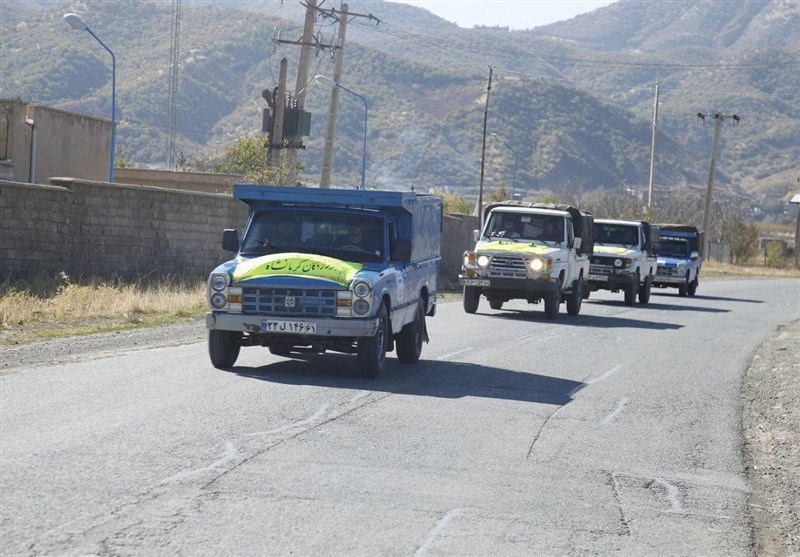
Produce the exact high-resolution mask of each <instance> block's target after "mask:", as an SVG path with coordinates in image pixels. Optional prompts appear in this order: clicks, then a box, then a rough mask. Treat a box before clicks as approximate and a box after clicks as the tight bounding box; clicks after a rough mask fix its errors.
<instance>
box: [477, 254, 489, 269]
mask: <svg viewBox="0 0 800 557" xmlns="http://www.w3.org/2000/svg"><path fill="white" fill-rule="evenodd" d="M488 266H489V257H488V256H486V255H479V256H478V267H488Z"/></svg>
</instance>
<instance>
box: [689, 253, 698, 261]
mask: <svg viewBox="0 0 800 557" xmlns="http://www.w3.org/2000/svg"><path fill="white" fill-rule="evenodd" d="M689 259H691V260H692V261H697V260H698V259H700V254H699V253H698V252H696V251H693V252H692V253H690V254H689Z"/></svg>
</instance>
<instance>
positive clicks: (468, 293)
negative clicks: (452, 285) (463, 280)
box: [464, 286, 481, 313]
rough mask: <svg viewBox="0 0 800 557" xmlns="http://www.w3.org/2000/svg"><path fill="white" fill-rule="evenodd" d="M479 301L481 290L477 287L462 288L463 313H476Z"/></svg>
mask: <svg viewBox="0 0 800 557" xmlns="http://www.w3.org/2000/svg"><path fill="white" fill-rule="evenodd" d="M480 301H481V290H480V288H478V287H477V286H465V287H464V311H466V312H467V313H475V312H476V311H478V303H479V302H480Z"/></svg>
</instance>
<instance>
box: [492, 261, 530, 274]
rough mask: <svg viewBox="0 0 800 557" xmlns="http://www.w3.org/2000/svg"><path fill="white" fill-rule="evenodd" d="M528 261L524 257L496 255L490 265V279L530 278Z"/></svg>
mask: <svg viewBox="0 0 800 557" xmlns="http://www.w3.org/2000/svg"><path fill="white" fill-rule="evenodd" d="M526 264H527V261H526V260H525V259H524V258H522V257H513V256H507V255H495V256H494V257H492V260H491V262H490V263H489V276H490V277H507V278H528V270H527V268H526Z"/></svg>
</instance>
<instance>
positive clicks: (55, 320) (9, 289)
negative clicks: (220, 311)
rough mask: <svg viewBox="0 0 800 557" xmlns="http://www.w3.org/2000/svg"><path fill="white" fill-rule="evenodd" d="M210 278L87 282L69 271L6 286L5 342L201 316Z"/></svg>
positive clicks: (0, 294) (0, 301)
mask: <svg viewBox="0 0 800 557" xmlns="http://www.w3.org/2000/svg"><path fill="white" fill-rule="evenodd" d="M205 310H206V299H205V282H204V281H200V280H195V281H184V280H176V279H172V278H167V279H160V280H149V281H147V282H146V283H144V282H123V281H98V280H85V281H78V282H76V283H73V282H72V281H71V280H70V278H69V277H68V276H66V275H64V274H62V275H60V276H59V277H57V278H48V277H36V278H34V279H32V280H30V281H27V282H26V283H18V284H14V285H2V286H0V326H1V327H2V329H1V330H0V343H2V344H8V343H16V342H24V341H29V340H36V339H39V338H52V337H55V336H65V335H72V334H88V333H94V332H100V331H111V330H120V329H126V328H133V327H141V326H151V325H156V324H164V323H170V322H177V321H184V320H187V319H195V318H199V317H200V316H201V315H202V314H203V313H204V312H205Z"/></svg>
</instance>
